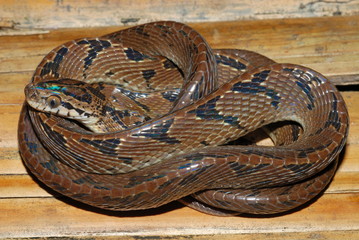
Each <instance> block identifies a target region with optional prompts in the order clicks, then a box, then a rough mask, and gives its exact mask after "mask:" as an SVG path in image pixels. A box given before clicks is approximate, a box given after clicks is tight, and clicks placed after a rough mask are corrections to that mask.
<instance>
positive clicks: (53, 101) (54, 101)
mask: <svg viewBox="0 0 359 240" xmlns="http://www.w3.org/2000/svg"><path fill="white" fill-rule="evenodd" d="M50 106H51V107H52V108H54V107H55V106H56V100H55V99H51V101H50Z"/></svg>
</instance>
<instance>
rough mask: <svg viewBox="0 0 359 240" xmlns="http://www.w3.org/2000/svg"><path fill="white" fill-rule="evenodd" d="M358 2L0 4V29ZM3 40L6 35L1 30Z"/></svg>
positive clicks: (346, 8) (223, 17)
mask: <svg viewBox="0 0 359 240" xmlns="http://www.w3.org/2000/svg"><path fill="white" fill-rule="evenodd" d="M358 3H359V1H358V0H353V1H320V0H315V1H312V0H303V1H295V0H286V1H285V0H274V1H270V3H269V2H268V1H266V0H257V1H251V0H242V1H235V0H224V1H213V0H210V1H208V0H196V1H190V0H185V1H171V0H121V1H115V0H108V1H102V0H90V1H75V0H66V1H46V0H38V1H35V2H34V1H31V0H23V1H16V0H1V1H0V5H1V6H2V7H1V8H0V16H1V19H0V27H2V28H4V29H9V28H10V29H11V28H15V29H16V28H63V27H92V26H110V25H118V26H121V25H127V24H140V23H145V22H149V21H155V20H175V21H181V22H203V21H213V22H214V21H229V20H238V19H271V18H279V19H280V18H298V17H320V16H338V15H354V14H356V13H357V12H358V11H359V4H358ZM5 33H7V34H9V31H6V30H5Z"/></svg>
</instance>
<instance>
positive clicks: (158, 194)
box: [18, 22, 348, 215]
mask: <svg viewBox="0 0 359 240" xmlns="http://www.w3.org/2000/svg"><path fill="white" fill-rule="evenodd" d="M74 80H76V81H74ZM79 81H80V82H79ZM81 82H86V84H85V83H81ZM42 94H43V95H42ZM26 99H27V102H28V103H25V104H24V106H23V109H22V111H21V116H20V121H19V130H18V139H19V148H20V153H21V156H22V158H23V161H24V163H25V164H26V166H27V167H28V169H29V170H30V171H31V172H32V173H33V174H34V175H35V176H36V177H37V178H38V179H40V180H41V181H42V182H44V183H45V184H46V185H48V186H49V187H51V188H53V189H54V190H56V191H58V192H60V193H62V194H64V195H66V196H69V197H71V198H73V199H76V200H78V201H81V202H84V203H87V204H90V205H93V206H96V207H99V208H104V209H111V210H135V209H147V208H155V207H158V206H161V205H163V204H166V203H168V202H171V201H174V200H178V199H182V201H185V202H187V204H188V205H189V206H190V207H193V208H195V209H198V210H200V211H203V212H207V213H211V214H216V215H227V214H230V215H231V214H237V213H251V214H269V213H278V212H285V211H288V210H290V209H293V208H295V207H297V206H300V205H302V204H303V203H305V202H307V201H309V200H310V199H312V198H314V197H315V196H317V195H318V194H319V193H320V192H321V191H322V190H323V189H324V188H325V187H326V185H327V184H328V183H329V182H330V180H331V178H332V176H333V174H334V172H335V169H336V165H337V164H336V163H337V156H338V153H339V152H340V151H341V150H342V148H343V146H344V144H345V141H346V137H347V132H348V113H347V109H346V106H345V103H344V101H343V99H342V97H341V95H340V94H339V92H338V91H337V90H336V88H335V87H334V86H333V85H332V84H331V83H330V82H329V81H328V80H327V79H326V78H325V77H324V76H322V75H321V74H320V73H318V72H316V71H314V70H311V69H309V68H306V67H303V66H298V65H293V64H278V63H275V62H274V61H272V60H270V59H268V58H266V57H264V56H262V55H260V54H257V53H254V52H250V51H245V50H234V49H232V50H230V49H228V50H214V49H211V48H210V47H209V45H208V44H207V43H206V41H205V40H204V39H203V38H202V37H201V36H200V35H199V34H198V33H197V32H196V31H194V30H193V29H191V28H190V27H188V26H186V25H184V24H181V23H176V22H154V23H148V24H144V25H140V26H136V27H132V28H128V29H125V30H122V31H118V32H115V33H112V34H108V35H105V36H102V37H98V38H84V39H78V40H74V41H70V42H68V43H65V44H63V45H61V46H59V47H57V48H55V49H54V50H52V51H51V52H50V53H49V54H48V55H47V56H45V58H44V59H43V60H42V62H41V63H40V64H39V66H38V67H37V69H36V71H35V73H34V75H33V78H32V83H31V84H30V85H28V86H27V87H26ZM36 99H37V100H36ZM100 102H101V103H102V104H104V105H97V103H100ZM29 105H31V106H32V107H30V106H29ZM35 108H36V109H35ZM126 108H128V109H126ZM69 118H71V119H69ZM79 118H80V120H79ZM81 119H82V120H81ZM89 119H91V121H90V120H89ZM264 126H267V129H270V130H271V132H270V133H269V135H270V136H271V138H272V139H273V141H274V143H275V146H258V145H254V144H253V145H238V144H235V142H236V141H235V140H237V139H239V138H240V137H242V136H244V135H246V134H248V133H250V132H253V131H254V130H256V129H258V128H261V127H264Z"/></svg>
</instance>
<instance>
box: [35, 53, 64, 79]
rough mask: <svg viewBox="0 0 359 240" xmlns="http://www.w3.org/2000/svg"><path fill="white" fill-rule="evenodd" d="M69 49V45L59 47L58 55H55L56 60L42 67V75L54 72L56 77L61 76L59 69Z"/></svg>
mask: <svg viewBox="0 0 359 240" xmlns="http://www.w3.org/2000/svg"><path fill="white" fill-rule="evenodd" d="M68 50H69V49H68V48H67V47H63V48H61V49H59V50H58V51H57V52H56V56H55V57H54V60H52V61H50V62H47V63H45V64H44V66H43V68H42V69H41V73H40V76H44V75H46V74H49V73H52V74H54V76H55V77H59V73H58V72H57V71H58V70H59V66H60V63H61V62H62V60H63V58H64V56H65V55H66V53H67V52H68Z"/></svg>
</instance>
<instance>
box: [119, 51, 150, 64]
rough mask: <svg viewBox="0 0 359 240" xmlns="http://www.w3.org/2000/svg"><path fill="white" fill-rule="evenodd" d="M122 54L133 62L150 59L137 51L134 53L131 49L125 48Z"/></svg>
mask: <svg viewBox="0 0 359 240" xmlns="http://www.w3.org/2000/svg"><path fill="white" fill-rule="evenodd" d="M124 52H125V54H126V56H127V58H128V59H130V60H132V61H135V62H139V61H143V60H145V59H146V58H150V57H149V56H147V55H145V54H142V53H140V52H139V51H136V50H134V49H132V48H127V49H125V51H124Z"/></svg>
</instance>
